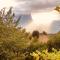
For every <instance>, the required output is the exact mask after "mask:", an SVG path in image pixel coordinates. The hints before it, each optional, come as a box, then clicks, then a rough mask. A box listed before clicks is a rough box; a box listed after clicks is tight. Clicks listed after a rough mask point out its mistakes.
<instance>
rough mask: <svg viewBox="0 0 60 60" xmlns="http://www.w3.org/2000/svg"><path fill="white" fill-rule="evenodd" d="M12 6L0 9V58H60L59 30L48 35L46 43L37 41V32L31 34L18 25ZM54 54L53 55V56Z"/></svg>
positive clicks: (5, 59) (20, 59)
mask: <svg viewBox="0 0 60 60" xmlns="http://www.w3.org/2000/svg"><path fill="white" fill-rule="evenodd" d="M14 17H15V14H14V13H13V12H12V8H10V9H9V11H8V12H7V13H5V9H2V10H1V11H0V60H60V51H59V49H60V32H58V33H56V34H53V35H52V34H51V35H48V34H47V33H46V32H43V34H44V35H48V36H49V40H48V41H47V43H42V42H39V40H38V39H39V34H40V33H39V32H38V31H34V32H33V33H32V34H30V33H28V32H26V30H25V29H23V28H22V27H18V24H19V21H20V18H21V17H19V18H18V19H17V20H15V19H14ZM53 56H54V57H53Z"/></svg>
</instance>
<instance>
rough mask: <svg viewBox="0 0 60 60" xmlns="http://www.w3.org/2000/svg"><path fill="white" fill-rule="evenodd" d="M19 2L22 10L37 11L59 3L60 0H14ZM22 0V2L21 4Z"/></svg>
mask: <svg viewBox="0 0 60 60" xmlns="http://www.w3.org/2000/svg"><path fill="white" fill-rule="evenodd" d="M16 1H17V3H20V4H19V6H20V5H21V7H22V9H23V10H24V11H27V10H28V11H37V10H40V9H45V8H51V7H54V6H56V5H58V4H59V3H60V0H16ZM21 2H22V4H21Z"/></svg>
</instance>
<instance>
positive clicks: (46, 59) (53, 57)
mask: <svg viewBox="0 0 60 60" xmlns="http://www.w3.org/2000/svg"><path fill="white" fill-rule="evenodd" d="M52 51H53V52H50V53H49V52H48V50H43V51H42V52H40V51H38V50H36V51H35V52H33V53H30V55H31V56H33V60H60V51H57V50H56V49H54V48H53V49H52Z"/></svg>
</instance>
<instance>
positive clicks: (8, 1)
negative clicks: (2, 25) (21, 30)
mask: <svg viewBox="0 0 60 60" xmlns="http://www.w3.org/2000/svg"><path fill="white" fill-rule="evenodd" d="M11 6H13V7H15V6H16V3H15V1H14V0H0V9H2V8H4V7H7V8H9V7H11Z"/></svg>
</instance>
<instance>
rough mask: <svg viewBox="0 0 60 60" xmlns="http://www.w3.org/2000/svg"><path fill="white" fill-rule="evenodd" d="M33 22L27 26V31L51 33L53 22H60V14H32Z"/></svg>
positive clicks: (49, 12)
mask: <svg viewBox="0 0 60 60" xmlns="http://www.w3.org/2000/svg"><path fill="white" fill-rule="evenodd" d="M31 16H32V22H31V23H30V24H29V25H27V26H26V29H27V31H29V32H32V31H33V30H38V31H40V32H42V31H46V32H51V31H50V27H51V24H52V22H53V21H55V20H60V17H59V16H60V14H59V13H58V12H57V11H54V10H53V11H47V12H46V11H44V12H37V13H31Z"/></svg>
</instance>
